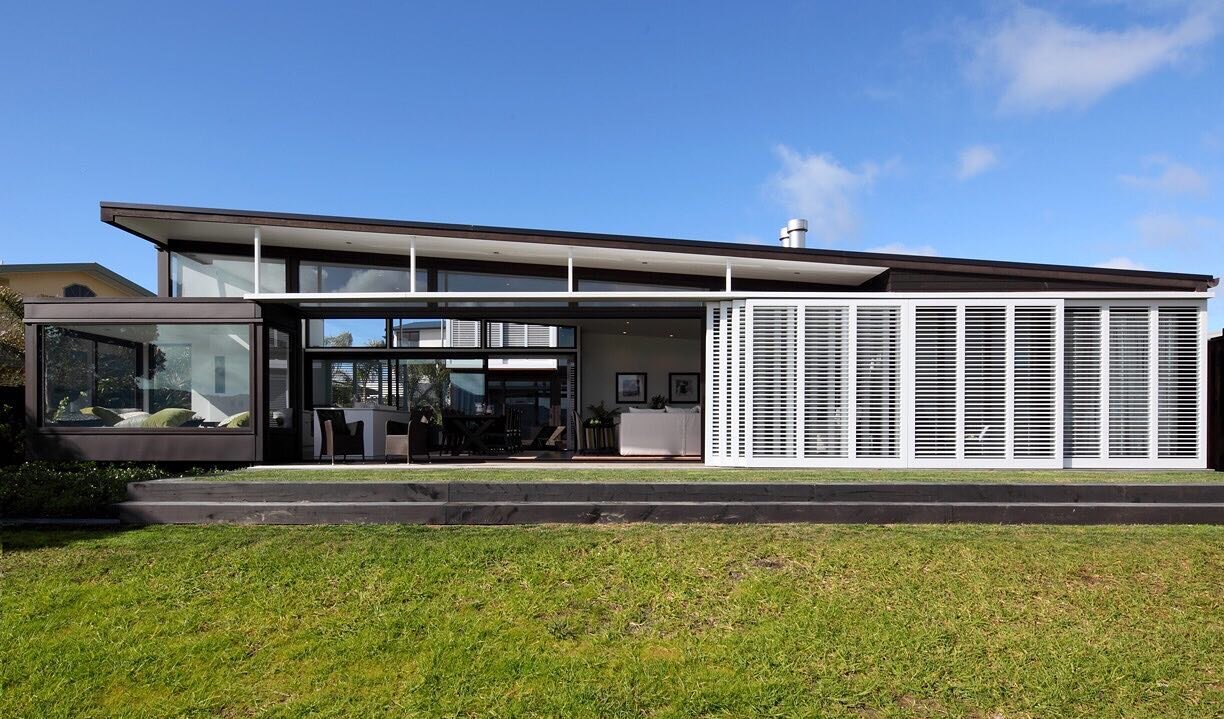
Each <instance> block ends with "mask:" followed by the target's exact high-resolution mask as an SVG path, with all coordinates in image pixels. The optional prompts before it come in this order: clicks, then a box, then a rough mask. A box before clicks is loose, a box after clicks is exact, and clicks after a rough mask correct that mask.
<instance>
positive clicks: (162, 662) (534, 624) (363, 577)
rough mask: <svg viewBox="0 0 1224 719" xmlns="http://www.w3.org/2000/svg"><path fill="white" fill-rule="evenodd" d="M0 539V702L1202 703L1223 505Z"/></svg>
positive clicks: (381, 712)
mask: <svg viewBox="0 0 1224 719" xmlns="http://www.w3.org/2000/svg"><path fill="white" fill-rule="evenodd" d="M0 542H3V551H2V553H0V716H3V717H15V718H16V717H81V716H83V717H90V716H133V717H137V716H138V717H160V716H226V717H238V716H252V715H260V716H307V715H310V716H361V717H367V716H447V717H455V716H461V717H467V716H482V717H483V716H489V717H492V716H498V717H503V716H506V717H508V716H577V717H618V716H625V717H628V716H652V717H688V716H725V717H741V716H819V717H852V718H856V719H862V718H863V717H978V718H980V719H986V718H988V717H1006V718H1007V719H1014V718H1016V717H1066V716H1075V717H1119V716H1126V717H1160V718H1161V719H1169V718H1174V717H1196V718H1200V717H1218V716H1221V715H1224V665H1222V664H1221V662H1220V658H1221V657H1222V656H1224V593H1222V592H1221V589H1220V588H1221V587H1222V586H1224V527H998V526H980V525H960V526H900V527H863V526H857V527H856V526H811V525H786V526H780V525H777V526H769V525H766V526H733V527H720V526H707V525H687V526H660V525H630V526H619V527H560V526H546V527H498V528H472V527H465V528H423V527H302V528H288V527H233V526H224V527H223V526H216V527H149V528H144V529H137V530H130V531H124V532H104V531H83V530H81V531H36V530H20V531H9V532H5V533H0Z"/></svg>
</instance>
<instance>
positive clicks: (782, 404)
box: [749, 305, 799, 458]
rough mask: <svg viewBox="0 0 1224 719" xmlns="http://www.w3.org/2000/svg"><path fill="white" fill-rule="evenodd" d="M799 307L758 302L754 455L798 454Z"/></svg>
mask: <svg viewBox="0 0 1224 719" xmlns="http://www.w3.org/2000/svg"><path fill="white" fill-rule="evenodd" d="M798 314H799V308H798V307H797V306H794V305H788V306H771V305H763V306H762V305H758V306H755V307H753V308H752V310H751V324H752V365H751V367H750V368H749V371H750V372H752V398H751V402H752V456H753V457H764V458H784V457H787V458H793V457H795V456H796V444H797V441H796V440H797V437H796V421H795V419H796V417H795V415H796V410H797V409H798V408H797V407H796V405H797V393H796V391H795V390H796V387H797V386H798V379H799V378H798V376H797V374H798V373H797V372H796V369H797V367H796V363H797V353H798V332H797V329H798V328H797V322H798Z"/></svg>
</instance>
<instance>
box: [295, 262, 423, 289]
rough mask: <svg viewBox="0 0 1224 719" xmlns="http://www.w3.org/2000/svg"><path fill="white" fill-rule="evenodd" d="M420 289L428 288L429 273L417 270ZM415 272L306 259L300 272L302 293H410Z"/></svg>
mask: <svg viewBox="0 0 1224 719" xmlns="http://www.w3.org/2000/svg"><path fill="white" fill-rule="evenodd" d="M416 274H417V291H418V292H424V291H425V290H426V289H427V286H426V283H427V282H428V281H429V273H428V272H426V271H425V270H417V273H416ZM410 276H411V273H410V272H409V271H408V270H407V269H404V268H399V267H373V266H368V265H343V264H320V263H317V262H303V263H302V264H301V267H300V269H299V271H298V286H299V290H300V291H301V292H409V291H411V289H412V283H411V280H410Z"/></svg>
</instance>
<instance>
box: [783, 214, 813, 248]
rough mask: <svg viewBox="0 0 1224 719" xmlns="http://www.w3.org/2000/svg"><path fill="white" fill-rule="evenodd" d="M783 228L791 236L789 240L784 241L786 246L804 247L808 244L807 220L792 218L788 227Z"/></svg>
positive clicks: (787, 224)
mask: <svg viewBox="0 0 1224 719" xmlns="http://www.w3.org/2000/svg"><path fill="white" fill-rule="evenodd" d="M782 230H783V231H784V232H786V235H787V237H788V238H789V241H788V242H786V243H784V246H785V247H793V248H796V249H803V248H804V247H806V246H807V230H808V224H807V220H800V219H794V220H791V221H789V222H787V223H786V227H783V228H782Z"/></svg>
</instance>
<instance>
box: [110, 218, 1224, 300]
mask: <svg viewBox="0 0 1224 719" xmlns="http://www.w3.org/2000/svg"><path fill="white" fill-rule="evenodd" d="M101 210H102V220H103V221H104V222H107V223H109V224H112V225H115V226H116V227H120V228H122V229H124V230H126V231H128V232H131V233H133V234H135V235H138V236H140V237H143V238H145V239H147V240H149V241H150V242H153V243H155V244H159V245H166V244H168V243H170V242H172V241H174V240H192V241H201V242H211V243H217V244H232V245H235V247H239V246H248V247H249V246H251V245H253V244H254V231H255V229H256V228H259V230H260V235H261V242H262V244H263V245H264V246H266V247H292V248H303V249H315V250H329V251H333V252H335V251H345V252H354V253H360V252H364V253H370V254H381V255H398V256H406V255H407V254H408V253H409V248H410V247H411V246H413V245H415V247H416V252H417V254H418V256H421V257H428V258H439V259H458V260H470V259H479V260H484V261H490V260H492V261H503V262H516V263H525V264H538V265H546V266H547V265H552V266H558V267H563V266H566V265H567V264H568V262H569V258H570V256H571V254H572V255H573V261H574V264H575V266H576V267H582V268H593V269H617V270H637V271H646V272H659V273H668V274H681V275H701V276H710V277H714V276H721V275H722V274H724V273H725V272H726V269H727V266H728V265H730V267H731V272H732V275H733V277H738V278H742V279H757V280H774V281H790V282H804V283H814V284H815V283H819V284H828V285H839V286H858V285H862V284H863V283H864V282H867V281H868V280H870V279H872V278H874V277H877V276H879V275H880V274H881V273H883V272H885V271H887V270H889V269H894V270H922V271H925V272H955V273H972V274H976V275H985V276H998V277H1009V278H1011V277H1017V276H1023V277H1036V278H1042V279H1074V280H1077V281H1095V282H1103V283H1112V284H1119V285H1135V286H1137V287H1143V288H1144V289H1156V288H1160V289H1169V290H1190V291H1194V290H1203V289H1207V288H1209V287H1213V286H1215V284H1216V279H1215V278H1214V277H1212V276H1210V275H1194V274H1182V273H1170V272H1151V271H1140V270H1115V269H1106V268H1093V267H1074V266H1066V265H1043V264H1034V263H1024V262H1000V261H990V260H972V259H956V258H943V257H920V256H912V255H895V254H884V253H873V252H851V251H845V250H828V249H799V248H786V247H775V246H764V245H750V244H741V243H731V242H705V241H696V240H680V239H670V238H660V237H639V236H629V235H608V234H596V233H587V232H561V231H553V230H533V229H523V228H512V227H492V226H482V225H459V224H445V223H434V222H415V221H401V220H378V219H370V218H359V217H336V216H326V215H304V214H293V213H273V212H256V211H249V210H226V209H212V208H196V207H178V206H165V205H138V204H128V203H118V202H103V203H102V205H101Z"/></svg>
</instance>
